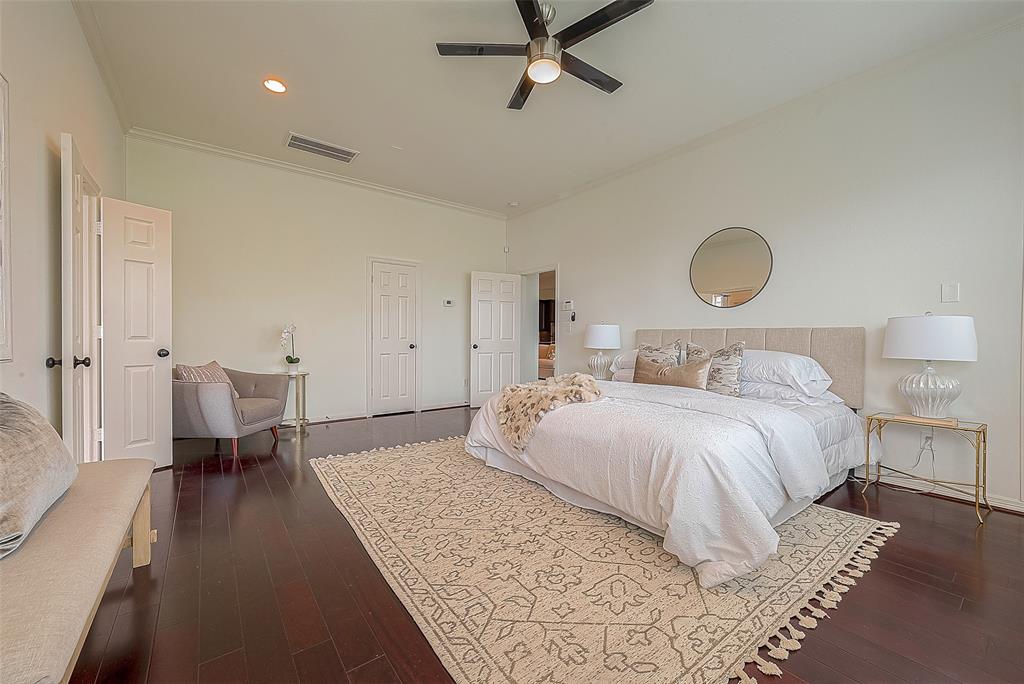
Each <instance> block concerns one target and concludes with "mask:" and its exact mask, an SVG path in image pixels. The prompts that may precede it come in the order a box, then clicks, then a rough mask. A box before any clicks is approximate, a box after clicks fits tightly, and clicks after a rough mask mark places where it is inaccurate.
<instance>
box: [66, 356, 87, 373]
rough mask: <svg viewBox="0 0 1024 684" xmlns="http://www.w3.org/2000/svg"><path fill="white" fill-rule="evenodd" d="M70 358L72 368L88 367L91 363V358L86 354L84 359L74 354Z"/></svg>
mask: <svg viewBox="0 0 1024 684" xmlns="http://www.w3.org/2000/svg"><path fill="white" fill-rule="evenodd" d="M72 358H73V359H74V365H72V366H71V369H72V370H74V369H75V368H78V367H79V366H85V367H86V368H88V367H89V366H91V365H92V359H90V358H89V357H88V356H86V357H85V358H84V359H80V358H78V357H77V356H74V357H72Z"/></svg>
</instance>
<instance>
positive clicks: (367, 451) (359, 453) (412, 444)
mask: <svg viewBox="0 0 1024 684" xmlns="http://www.w3.org/2000/svg"><path fill="white" fill-rule="evenodd" d="M465 438H466V435H452V436H451V437H440V438H438V439H428V440H426V441H423V442H407V443H405V444H396V445H395V446H392V447H374V448H372V449H365V450H363V451H352V452H349V453H347V454H327V455H326V456H321V457H320V458H311V459H309V461H310V463H312V462H313V461H326V460H327V459H329V458H344V457H346V456H362V455H363V454H374V453H377V452H378V451H380V452H384V451H394V450H395V449H407V448H409V447H418V446H423V445H424V444H437V443H439V442H451V441H452V440H455V439H465Z"/></svg>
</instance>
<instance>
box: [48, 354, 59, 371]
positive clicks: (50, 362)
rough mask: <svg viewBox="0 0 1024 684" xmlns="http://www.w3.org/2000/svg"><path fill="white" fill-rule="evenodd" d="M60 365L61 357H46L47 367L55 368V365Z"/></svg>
mask: <svg viewBox="0 0 1024 684" xmlns="http://www.w3.org/2000/svg"><path fill="white" fill-rule="evenodd" d="M59 365H60V359H55V358H53V357H52V356H51V357H50V358H48V359H46V367H47V368H53V367H54V366H59Z"/></svg>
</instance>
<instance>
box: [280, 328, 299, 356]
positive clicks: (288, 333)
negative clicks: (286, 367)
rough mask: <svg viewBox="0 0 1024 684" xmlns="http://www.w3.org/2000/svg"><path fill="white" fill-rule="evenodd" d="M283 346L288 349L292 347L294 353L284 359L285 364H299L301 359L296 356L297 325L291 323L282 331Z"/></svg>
mask: <svg viewBox="0 0 1024 684" xmlns="http://www.w3.org/2000/svg"><path fill="white" fill-rule="evenodd" d="M281 346H282V347H284V348H285V349H287V348H288V347H289V346H290V347H291V350H292V353H291V354H287V355H285V357H284V360H285V363H298V362H299V357H298V356H296V355H295V324H294V323H289V324H288V325H286V326H285V327H284V329H283V330H282V331H281Z"/></svg>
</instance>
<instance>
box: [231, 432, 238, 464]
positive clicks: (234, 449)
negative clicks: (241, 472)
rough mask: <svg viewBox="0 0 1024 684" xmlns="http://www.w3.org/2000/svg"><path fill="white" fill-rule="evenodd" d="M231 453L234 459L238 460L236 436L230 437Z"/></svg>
mask: <svg viewBox="0 0 1024 684" xmlns="http://www.w3.org/2000/svg"><path fill="white" fill-rule="evenodd" d="M231 455H232V456H233V457H234V459H235V460H236V461H237V460H238V438H237V437H232V438H231Z"/></svg>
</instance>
